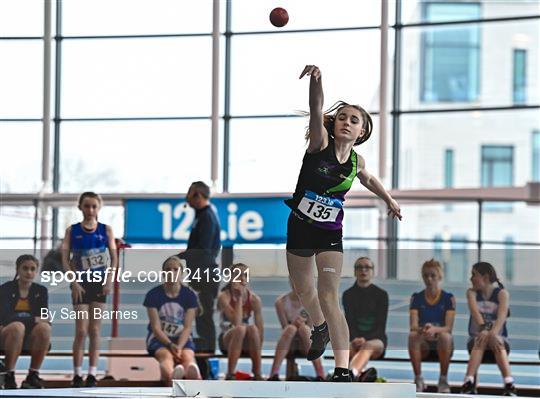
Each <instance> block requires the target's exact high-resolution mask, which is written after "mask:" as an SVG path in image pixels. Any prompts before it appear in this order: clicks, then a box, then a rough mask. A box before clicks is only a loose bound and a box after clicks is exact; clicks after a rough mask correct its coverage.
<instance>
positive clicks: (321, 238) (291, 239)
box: [287, 211, 343, 257]
mask: <svg viewBox="0 0 540 399" xmlns="http://www.w3.org/2000/svg"><path fill="white" fill-rule="evenodd" d="M287 251H288V252H290V253H292V254H293V255H297V256H302V257H310V256H313V255H316V254H319V253H321V252H328V251H336V252H343V230H342V229H339V230H325V229H321V228H319V227H315V226H312V225H311V224H309V223H307V222H305V221H304V220H302V219H301V218H300V216H299V215H298V214H297V213H296V212H295V211H292V212H291V213H290V215H289V220H288V222H287Z"/></svg>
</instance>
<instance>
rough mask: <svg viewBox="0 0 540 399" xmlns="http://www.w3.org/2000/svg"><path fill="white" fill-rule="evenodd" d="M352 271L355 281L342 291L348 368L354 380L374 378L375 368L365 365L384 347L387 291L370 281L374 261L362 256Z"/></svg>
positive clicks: (370, 379) (382, 350)
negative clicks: (346, 325) (346, 328)
mask: <svg viewBox="0 0 540 399" xmlns="http://www.w3.org/2000/svg"><path fill="white" fill-rule="evenodd" d="M354 275H355V277H356V281H355V283H354V285H353V286H352V287H351V288H349V289H348V290H346V291H345V292H344V293H343V308H344V310H345V318H346V319H347V324H348V326H349V334H350V341H351V343H350V357H351V362H350V368H351V370H352V372H353V375H354V380H355V381H359V382H373V381H375V379H376V378H377V370H375V368H373V367H371V368H369V369H366V368H365V367H366V365H367V363H368V361H369V360H370V359H379V358H381V357H382V356H383V355H384V351H385V349H386V345H387V338H386V318H387V316H388V293H387V292H386V291H385V290H383V289H382V288H379V287H377V286H376V285H375V284H372V283H371V279H372V278H373V275H374V265H373V262H372V261H371V259H370V258H368V257H365V256H363V257H361V258H358V259H357V260H356V262H355V263H354Z"/></svg>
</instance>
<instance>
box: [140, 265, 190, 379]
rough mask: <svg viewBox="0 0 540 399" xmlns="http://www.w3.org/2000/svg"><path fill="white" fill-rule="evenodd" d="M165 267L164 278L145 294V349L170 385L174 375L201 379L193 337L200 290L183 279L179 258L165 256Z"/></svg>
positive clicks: (163, 268)
mask: <svg viewBox="0 0 540 399" xmlns="http://www.w3.org/2000/svg"><path fill="white" fill-rule="evenodd" d="M162 270H163V271H164V272H166V274H165V276H166V278H165V281H164V282H163V283H162V284H161V285H158V286H157V287H154V288H152V289H151V290H150V291H148V293H147V294H146V297H145V298H144V303H143V304H144V306H145V307H146V308H147V311H148V319H149V323H148V336H147V338H146V349H147V351H148V353H149V354H150V355H151V356H153V357H155V358H156V360H157V361H158V362H159V369H160V372H161V381H162V382H163V384H164V385H166V386H171V383H172V380H173V379H175V380H179V379H182V378H186V379H191V380H200V379H201V374H200V372H199V367H198V366H197V363H196V361H195V345H194V344H193V340H192V338H191V329H192V326H193V320H194V319H195V315H196V313H197V309H198V308H199V304H198V301H197V294H196V293H195V292H194V291H193V290H192V289H191V288H189V287H187V286H185V285H183V284H181V283H180V281H181V278H182V272H183V269H182V264H181V261H180V259H179V258H177V257H176V256H171V257H170V258H168V259H167V260H165V262H163V266H162Z"/></svg>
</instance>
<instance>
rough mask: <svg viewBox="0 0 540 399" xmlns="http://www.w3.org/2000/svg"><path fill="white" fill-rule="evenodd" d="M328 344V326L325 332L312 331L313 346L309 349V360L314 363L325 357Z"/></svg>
mask: <svg viewBox="0 0 540 399" xmlns="http://www.w3.org/2000/svg"><path fill="white" fill-rule="evenodd" d="M325 324H326V323H325ZM328 342H330V333H329V332H328V326H326V327H325V328H324V330H323V331H317V330H315V329H314V330H313V331H311V346H310V347H309V352H308V354H307V360H309V361H313V360H315V359H318V358H320V357H321V356H322V355H323V353H324V351H325V349H326V345H328Z"/></svg>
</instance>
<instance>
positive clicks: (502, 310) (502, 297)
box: [491, 289, 510, 335]
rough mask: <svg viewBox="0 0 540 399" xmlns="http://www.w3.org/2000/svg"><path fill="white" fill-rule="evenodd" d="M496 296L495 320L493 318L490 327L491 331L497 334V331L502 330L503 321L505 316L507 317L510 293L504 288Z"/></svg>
mask: <svg viewBox="0 0 540 399" xmlns="http://www.w3.org/2000/svg"><path fill="white" fill-rule="evenodd" d="M497 298H498V299H499V308H498V309H497V320H495V322H494V323H493V326H492V327H491V333H492V334H494V335H498V334H499V331H501V330H502V328H503V326H504V323H505V322H506V318H507V317H508V306H509V303H510V295H509V294H508V291H507V290H505V289H502V290H500V291H499V293H498V294H497Z"/></svg>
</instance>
